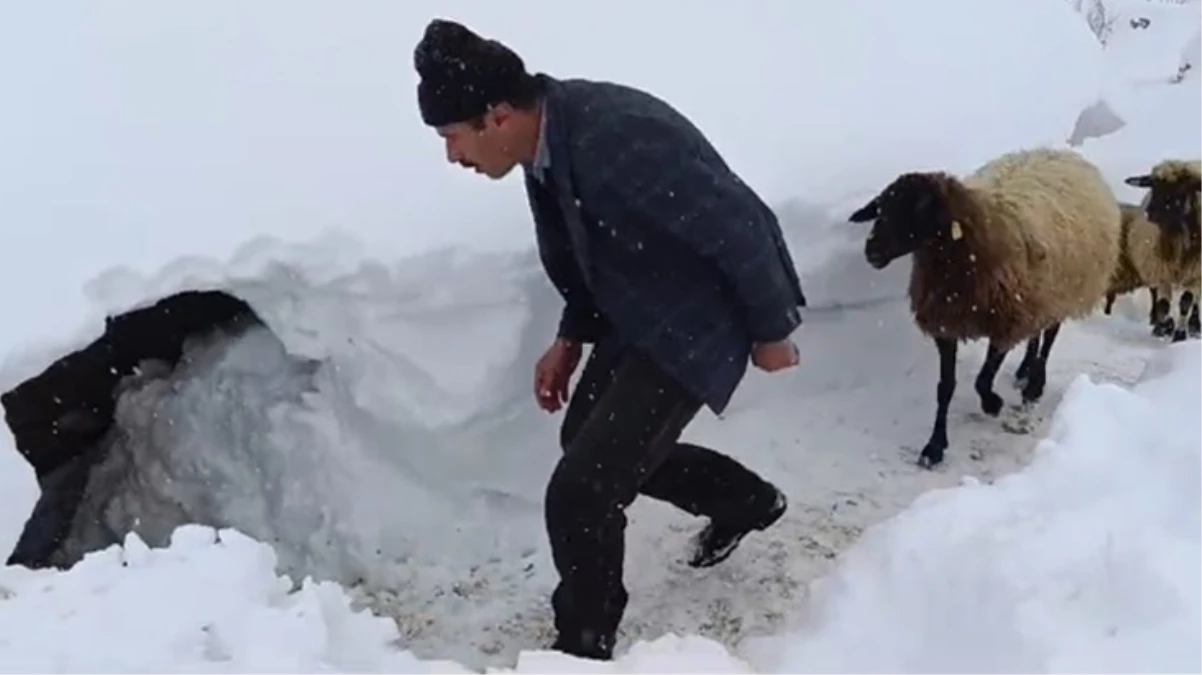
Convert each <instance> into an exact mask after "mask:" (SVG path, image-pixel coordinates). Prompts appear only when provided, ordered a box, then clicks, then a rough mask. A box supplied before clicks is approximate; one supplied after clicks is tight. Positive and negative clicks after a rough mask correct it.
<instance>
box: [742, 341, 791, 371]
mask: <svg viewBox="0 0 1202 675" xmlns="http://www.w3.org/2000/svg"><path fill="white" fill-rule="evenodd" d="M800 360H801V359H800V357H799V356H798V353H797V345H794V344H793V341H792V340H778V341H776V342H762V343H760V344H757V345H755V346H754V347H752V348H751V362H752V363H754V364H755V367H756V368H759V369H760V370H765V371H767V372H769V373H775V372H776V371H778V370H784V369H785V368H792V367H793V366H795V365H797V363H798V362H799V361H800Z"/></svg>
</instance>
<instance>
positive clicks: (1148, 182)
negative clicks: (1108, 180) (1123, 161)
mask: <svg viewBox="0 0 1202 675" xmlns="http://www.w3.org/2000/svg"><path fill="white" fill-rule="evenodd" d="M1123 182H1124V183H1126V184H1127V185H1130V186H1131V187H1137V188H1150V187H1152V177H1151V176H1149V175H1147V174H1144V175H1142V176H1128V177H1127V178H1125V179H1123Z"/></svg>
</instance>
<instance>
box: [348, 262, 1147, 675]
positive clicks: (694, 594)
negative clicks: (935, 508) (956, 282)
mask: <svg viewBox="0 0 1202 675" xmlns="http://www.w3.org/2000/svg"><path fill="white" fill-rule="evenodd" d="M861 264H862V263H861V261H860V260H859V259H858V258H857V257H856V254H855V253H851V254H849V255H847V256H840V257H839V258H837V259H836V260H835V261H834V262H833V263H832V265H833V269H836V270H839V271H840V272H841V274H840V276H841V275H842V274H848V275H849V276H852V277H854V276H857V275H861V274H867V275H871V274H878V273H873V272H870V271H869V270H868V268H867V266H866V265H865V266H863V269H860V266H861ZM905 269H906V268H905V266H904V264H903V265H901V266H899V267H898V268H897V269H891V270H889V272H887V273H884V274H881V275H880V276H881V278H882V280H883V279H885V278H890V279H891V281H881V283H882V284H888V283H894V282H896V283H897V287H898V288H900V287H901V283H900V279H902V278H904V272H905ZM849 270H850V271H849ZM831 276H834V275H827V276H826V277H825V278H822V279H820V280H821V281H827V282H829V281H831ZM863 278H866V279H871V278H872V277H871V276H866V277H863ZM882 290H884V289H882ZM893 296H894V297H892V298H888V299H882V300H875V301H869V302H867V303H866V304H865V305H863V306H859V307H845V308H831V309H825V310H824V309H822V308H816V309H814V310H812V311H810V312H808V313H807V323H806V325H805V327H804V328H803V329H802V331H801V332H800V333H799V335H798V338H799V343H800V345H801V348H802V353H803V362H802V366H801V367H800V368H799V369H798V371H796V373H795V374H791V375H788V376H785V377H779V378H768V377H766V376H762V375H759V374H753V375H751V376H749V379H748V382H747V384H746V386H745V389H744V391H743V392H742V393H741V394H740V396H739V397H738V399H737V401H736V402H735V404H734V405H732V408H731V410H730V411H729V414H727V415H726V416H725V419H724V420H722V421H718V420H715V419H714V418H713V417H712V416H709V415H703V416H702V417H701V418H699V420H698V421H697V422H695V424H694V426H693V427H691V429H690V431H689V433H688V436H690V437H691V438H693V439H694V440H697V441H699V442H704V443H709V444H712V445H713V446H715V447H718V448H721V449H723V450H725V451H728V452H730V453H731V454H733V455H734V456H735V457H737V458H738V459H740V460H741V461H744V462H746V463H747V464H749V465H750V466H752V467H754V468H755V469H756V470H758V471H761V472H762V473H763V474H764V475H765V476H766V477H768V478H769V479H770V480H773V481H774V482H777V484H778V485H780V486H781V487H782V488H783V489H784V490H786V491H787V492H788V494H789V496H790V497H791V500H792V501H791V509H790V511H789V512H788V514H787V515H786V517H785V518H783V519H782V520H781V521H780V522H779V523H778V524H777V525H776V526H775V527H774V528H773V529H772V530H770V531H768V532H764V533H758V534H757V535H754V536H751V537H749V538H748V539H746V540H744V543H743V545H742V547H741V549H740V550H739V552H738V553H737V554H736V555H734V556H732V558H731V559H729V560H728V561H727V562H726V563H724V564H723V565H721V566H719V567H717V568H715V569H712V570H707V571H697V570H693V569H690V568H689V567H687V566H686V565H685V564H684V563H683V561H682V558H683V555H684V552H685V551H686V550H687V546H688V539H689V537H690V536H691V535H692V534H693V532H695V531H696V529H697V528H698V523H697V521H695V520H694V519H692V518H691V517H689V516H687V515H685V514H682V513H679V512H677V511H676V510H675V509H673V508H672V507H669V506H666V505H662V504H660V503H658V502H654V501H652V500H649V499H646V498H640V499H639V500H637V501H636V502H635V504H634V505H633V506H632V508H631V509H630V511H629V516H630V526H629V529H628V540H627V541H628V547H627V567H626V582H627V586H628V588H629V589H630V592H631V600H630V605H629V608H628V613H627V617H626V619H625V621H624V624H623V629H622V633H621V635H620V638H619V639H620V643H619V649H624V646H625V645H626V644H628V643H629V642H630V641H632V640H642V639H652V638H655V637H657V636H659V635H662V634H664V633H667V632H675V633H677V634H681V635H687V634H692V633H698V634H700V635H703V636H706V637H711V638H714V639H716V640H718V641H720V642H722V643H723V644H726V645H728V646H732V647H733V646H734V645H736V644H737V643H738V642H739V641H740V640H741V639H743V638H744V637H748V636H752V635H762V634H767V633H770V632H774V631H776V630H777V629H780V628H782V627H783V626H784V625H785V624H786V623H788V622H790V621H791V620H794V619H796V618H797V614H796V613H797V612H799V611H802V610H803V608H804V607H805V606H806V603H805V602H803V601H802V600H803V599H804V597H803V596H804V593H805V587H806V584H807V582H809V581H810V580H812V579H814V578H815V577H817V576H818V575H820V574H821V573H823V572H824V571H825V570H826V569H827V566H828V565H829V563H830V560H831V559H832V558H833V557H834V556H835V555H836V554H837V553H839V552H840V551H841V550H843V549H844V548H845V547H846V546H847V545H849V544H850V543H852V542H853V541H854V540H855V539H856V538H857V537H858V535H859V533H860V532H861V531H862V529H863V528H864V527H866V526H867V525H870V524H873V523H876V522H879V521H881V520H883V519H885V518H887V517H889V516H891V515H893V514H894V513H896V512H898V511H899V510H901V509H903V508H905V507H906V506H907V505H908V504H909V503H910V502H911V501H912V500H913V499H914V498H915V497H916V496H918V495H919V494H920V493H922V492H924V491H926V490H929V489H931V488H934V487H941V486H948V485H953V484H956V483H958V482H959V481H960V480H961V477H962V476H965V475H971V476H975V477H977V478H979V479H980V480H982V481H985V482H988V481H991V480H993V479H994V478H996V477H998V476H1001V475H1004V474H1006V473H1009V472H1011V471H1013V470H1015V469H1017V468H1019V467H1021V466H1023V465H1025V464H1026V463H1027V461H1028V459H1029V457H1030V452H1031V450H1032V448H1033V447H1034V445H1035V443H1036V442H1037V441H1038V439H1039V438H1041V437H1042V435H1043V434H1044V433H1045V432H1046V422H1047V420H1048V419H1049V418H1050V415H1051V413H1052V411H1054V410H1055V407H1056V405H1057V404H1058V403H1059V400H1060V396H1061V395H1062V393H1063V391H1064V389H1065V387H1066V386H1067V385H1068V384H1070V383H1071V382H1072V380H1073V379H1074V378H1075V377H1076V376H1077V375H1078V374H1081V373H1088V374H1090V375H1091V376H1092V377H1093V378H1094V379H1095V380H1096V381H1115V382H1123V383H1130V382H1133V381H1134V380H1135V379H1136V378H1137V377H1138V376H1139V375H1140V373H1141V372H1142V371H1143V368H1144V364H1145V362H1146V358H1147V357H1148V356H1149V355H1150V354H1151V353H1152V351H1153V350H1154V349H1156V348H1157V347H1158V343H1157V342H1156V341H1154V340H1152V339H1151V338H1149V337H1147V331H1146V330H1145V329H1144V327H1143V324H1142V323H1141V322H1140V320H1141V318H1142V316H1145V315H1144V314H1142V312H1144V311H1146V310H1145V309H1144V308H1143V307H1142V306H1140V305H1139V304H1138V300H1137V299H1133V298H1131V297H1127V298H1123V299H1122V300H1121V301H1120V302H1119V303H1116V309H1115V315H1113V316H1110V317H1106V316H1103V315H1100V314H1099V315H1098V316H1096V317H1093V318H1091V319H1090V320H1088V321H1085V322H1081V323H1078V324H1070V325H1067V326H1066V327H1065V329H1064V330H1063V331H1062V333H1061V337H1060V341H1059V342H1058V345H1057V348H1056V350H1055V352H1054V355H1053V358H1052V361H1051V364H1050V369H1049V384H1048V390H1047V394H1046V396H1045V398H1044V401H1043V403H1042V404H1041V405H1040V406H1039V407H1038V408H1037V409H1036V412H1035V415H1034V417H1033V418H1032V421H1033V422H1034V423H1035V424H1034V425H1033V431H1032V432H1031V433H1030V434H1021V435H1018V434H1013V433H1009V432H1006V431H1004V430H1003V429H1002V426H1001V424H1000V421H999V420H997V419H990V418H986V417H985V416H984V415H983V414H982V413H980V412H979V410H978V407H977V397H976V394H975V393H974V392H973V391H972V388H971V381H972V377H974V376H975V374H976V370H977V368H979V366H980V360H981V358H982V356H983V353H984V345H983V344H977V345H972V346H970V347H968V348H966V349H964V350H962V353H963V355H962V357H961V359H960V365H959V381H960V383H961V386H960V387H959V389H958V391H957V395H956V397H955V399H954V401H953V404H952V409H951V414H950V417H949V421H950V422H951V434H952V447H951V448H950V450H949V454H948V458H947V460H946V462H945V464H944V465H943V466H942V467H941V468H939V469H938V470H936V471H933V472H932V471H927V470H923V469H920V468H918V467H917V466H916V465H915V463H914V462H915V460H916V458H917V454H918V449H919V448H920V447H921V446H922V444H923V443H924V442H925V440H926V437H927V434H928V433H929V430H930V423H931V420H932V418H933V414H934V412H933V411H934V388H935V380H936V372H937V371H936V362H937V359H936V356H935V350H934V347H933V345H930V344H929V343H928V342H927V341H926V340H925V339H924V338H922V337H921V336H920V335H919V334H918V333H917V330H916V329H914V327H913V324H912V322H911V320H910V315H909V310H908V305H907V304H906V302H905V300H904V299H903V298H901V297H897V295H896V293H893ZM1140 299H1142V297H1141V298H1140ZM836 354H841V355H854V357H853V358H842V357H840V358H834V355H836ZM1020 356H1021V354H1019V353H1014V354H1012V355H1011V357H1010V359H1009V360H1008V361H1007V364H1006V366H1005V367H1004V369H1003V371H1002V373H1001V374H999V377H998V392H999V393H1000V394H1001V395H1002V396H1003V398H1006V399H1007V402H1008V403H1016V402H1017V400H1018V393H1017V391H1016V390H1015V389H1014V388H1013V386H1012V384H1011V382H1012V372H1013V369H1014V368H1015V367H1016V366H1017V363H1018V360H1019V358H1020ZM848 364H854V368H849V367H848ZM963 383H969V384H968V385H965V384H963ZM782 420H788V423H787V425H785V424H782V423H781V421H782ZM498 452H504V449H503V448H498ZM535 497H536V498H537V496H535ZM527 508H529V512H528V513H527V514H526V516H527V517H528V518H527V517H522V518H520V520H524V521H526V523H525V527H528V528H535V529H537V528H538V527H539V522H537V521H538V519H539V518H540V517H541V514H540V512H539V511H538V504H537V499H536V500H535V501H534V502H533V503H531V504H530V505H529V506H528V507H527ZM528 532H529V530H527V533H528ZM540 541H541V539H540ZM548 560H549V558H548V555H547V551H546V549H545V547H542V546H541V545H540V547H539V548H537V549H531V550H530V555H529V556H527V557H525V558H522V559H518V560H513V559H499V560H495V561H493V562H491V563H489V564H486V565H482V566H480V567H479V568H476V569H473V570H472V571H471V575H470V577H468V578H463V579H461V580H459V582H458V583H455V584H454V585H453V586H451V587H442V588H434V587H431V586H430V585H429V580H430V579H431V578H436V577H437V575H436V574H431V571H430V570H413V569H410V570H407V572H406V573H407V575H412V576H410V579H411V580H412V582H413V585H407V586H405V587H403V588H400V589H398V590H395V591H392V592H383V593H380V592H374V593H372V594H370V595H369V596H368V597H367V598H365V600H366V602H367V604H369V605H370V606H371V607H372V608H373V609H374V610H375V611H377V612H381V613H383V614H386V615H389V616H393V617H396V618H397V619H398V624H399V626H400V628H401V631H402V633H403V634H404V635H405V637H406V644H407V645H408V647H409V648H410V649H412V650H413V651H414V653H415V654H416V655H418V656H419V657H423V658H450V659H453V660H455V661H458V662H460V663H463V664H465V665H468V666H476V667H482V666H486V665H502V664H511V663H512V662H513V659H514V658H516V656H517V652H518V651H520V650H522V649H538V648H540V647H545V646H546V645H547V644H548V643H549V641H550V639H551V626H550V613H549V609H548V607H547V600H546V598H547V595H548V594H549V592H550V588H551V582H552V579H551V576H550V575H549V572H550V570H549V563H548ZM452 564H453V563H452Z"/></svg>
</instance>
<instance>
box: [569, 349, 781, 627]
mask: <svg viewBox="0 0 1202 675" xmlns="http://www.w3.org/2000/svg"><path fill="white" fill-rule="evenodd" d="M700 407H701V405H700V403H699V402H698V401H697V399H696V398H695V397H693V396H692V395H690V394H689V393H688V392H687V391H685V390H684V389H683V388H682V387H681V386H680V385H679V384H677V383H676V382H675V381H674V380H673V379H672V378H671V377H668V376H667V375H666V374H665V373H664V372H663V371H661V370H660V369H659V367H657V366H656V365H655V364H654V363H652V362H651V361H650V359H648V358H647V357H646V356H644V355H642V354H640V353H638V352H636V351H634V350H625V349H605V348H604V347H602V348H601V349H597V350H594V351H593V353H592V355H591V356H590V358H589V360H588V362H587V363H586V364H585V367H584V372H583V373H582V375H581V378H580V381H579V383H578V384H577V385H576V389H575V391H574V392H573V393H572V398H571V401H570V402H569V404H568V410H567V412H566V414H565V417H564V421H563V427H562V431H561V443H562V446H563V450H564V454H563V457H561V458H560V460H559V463H558V464H557V465H556V467H555V470H554V472H553V473H552V474H551V479H550V482H549V483H548V485H547V494H546V501H545V509H546V522H547V533H548V534H549V536H550V540H551V553H552V558H553V560H554V563H555V568H556V570H557V571H558V572H559V576H560V582H559V584H558V585H557V586H556V588H555V591H554V593H553V594H552V597H551V604H552V607H553V609H554V611H555V626H556V628H557V630H558V631H559V633H560V635H561V639H562V638H564V637H566V638H567V639H568V640H569V641H571V640H572V639H573V638H572V637H571V636H574V635H579V634H581V633H582V632H584V631H589V632H592V633H593V634H594V635H597V634H599V635H603V636H608V638H609V639H610V640H611V644H612V638H613V636H614V634H615V633H616V631H617V627H618V624H619V623H620V622H621V619H622V614H623V613H624V611H625V609H626V601H627V598H628V596H627V593H626V588H625V587H624V585H623V583H622V564H623V558H624V557H625V552H626V548H625V529H626V516H625V513H624V509H625V508H626V507H627V506H629V505H630V503H631V502H633V501H634V498H635V496H636V495H638V494H643V495H647V496H648V497H653V498H655V499H660V500H663V501H666V502H668V503H670V504H673V505H675V506H676V507H678V508H680V509H683V510H684V511H687V512H688V513H691V514H694V515H698V516H708V517H710V518H714V519H717V520H719V521H722V522H744V521H749V520H752V519H754V518H755V517H756V515H757V514H759V513H762V512H763V511H764V510H766V509H768V508H770V505H771V503H772V502H773V500H774V499H775V492H774V489H773V488H772V486H771V485H769V484H768V483H766V482H765V481H764V480H763V479H761V478H760V477H759V476H757V475H756V474H754V473H753V472H751V471H750V470H749V469H747V468H746V467H744V466H743V465H741V464H739V463H738V462H736V461H735V460H733V459H731V458H729V457H726V456H725V455H721V454H719V453H717V452H715V451H713V450H710V449H708V448H703V447H701V446H698V445H692V444H690V443H680V442H678V438H679V437H680V434H681V432H682V431H683V430H684V428H685V426H686V425H687V424H688V423H689V422H690V421H691V420H692V419H693V416H694V415H696V414H697V411H698V410H699V409H700Z"/></svg>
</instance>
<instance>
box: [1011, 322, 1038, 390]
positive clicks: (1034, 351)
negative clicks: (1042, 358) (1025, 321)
mask: <svg viewBox="0 0 1202 675" xmlns="http://www.w3.org/2000/svg"><path fill="white" fill-rule="evenodd" d="M1038 356H1039V333H1036V334H1035V336H1034V337H1032V338H1031V339H1030V340H1027V353H1026V354H1023V360H1022V363H1019V364H1018V370H1016V371H1014V379H1015V381H1016V382H1018V383H1019V386H1020V387H1021V386H1022V383H1023V382H1024V381H1025V380H1026V379H1027V375H1028V374H1029V373H1030V372H1031V364H1032V363H1033V362H1034V361H1035V359H1036V357H1038Z"/></svg>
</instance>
